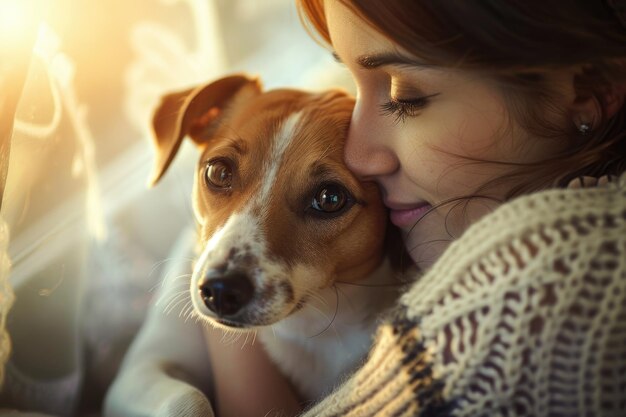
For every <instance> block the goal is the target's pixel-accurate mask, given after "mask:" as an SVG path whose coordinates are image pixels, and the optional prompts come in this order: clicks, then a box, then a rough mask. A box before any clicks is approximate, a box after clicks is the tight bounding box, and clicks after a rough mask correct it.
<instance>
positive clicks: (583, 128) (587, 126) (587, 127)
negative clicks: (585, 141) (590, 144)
mask: <svg viewBox="0 0 626 417" xmlns="http://www.w3.org/2000/svg"><path fill="white" fill-rule="evenodd" d="M578 131H579V132H580V134H581V135H583V136H587V134H588V133H589V132H590V131H591V123H585V122H583V123H581V124H580V125H578Z"/></svg>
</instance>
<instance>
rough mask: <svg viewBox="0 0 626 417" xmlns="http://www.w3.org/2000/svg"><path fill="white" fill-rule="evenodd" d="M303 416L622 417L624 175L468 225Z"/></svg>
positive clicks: (514, 205)
mask: <svg viewBox="0 0 626 417" xmlns="http://www.w3.org/2000/svg"><path fill="white" fill-rule="evenodd" d="M305 415H306V416H316V417H325V416H354V417H356V416H442V415H445V416H494V417H495V416H536V417H542V416H546V417H547V416H554V417H559V416H563V417H564V416H567V417H575V416H585V417H587V416H589V417H591V416H597V417H600V416H602V417H611V416H615V417H617V416H622V417H623V416H626V175H622V177H621V178H620V179H619V180H618V181H617V182H615V183H610V184H608V185H607V186H603V187H595V188H582V189H559V190H550V191H545V192H540V193H536V194H533V195H529V196H524V197H521V198H518V199H516V200H514V201H512V202H510V203H507V204H504V205H503V206H501V207H500V208H498V209H497V210H495V211H494V212H493V213H491V214H490V215H488V216H485V217H484V218H483V219H481V220H480V221H478V222H477V223H475V224H474V225H472V227H470V228H469V229H468V230H467V231H466V232H465V233H464V235H463V236H462V237H461V238H460V239H458V240H457V241H455V242H454V243H453V244H452V245H451V246H450V247H449V248H448V249H447V250H446V251H445V253H444V254H443V255H442V257H441V258H440V259H439V261H438V262H437V263H436V264H435V265H434V266H433V267H432V269H431V270H429V271H428V273H426V274H425V275H424V276H423V277H422V278H420V279H419V280H418V281H417V282H416V283H415V284H413V286H412V287H411V288H410V289H409V290H408V291H407V292H406V293H405V294H404V295H403V297H402V299H401V302H400V303H399V306H398V308H397V309H396V310H395V311H394V313H393V314H392V315H391V317H389V318H388V319H387V320H386V321H385V323H384V324H383V325H381V326H380V328H379V330H378V333H377V336H376V340H375V343H374V346H373V348H372V351H371V353H370V356H369V358H368V359H367V361H366V362H365V363H364V364H363V366H362V367H361V368H360V369H359V370H358V371H357V372H356V373H355V374H354V375H352V376H351V377H350V378H349V379H347V380H346V381H345V382H344V384H343V385H342V386H340V387H339V388H338V389H337V390H336V391H335V392H334V393H333V394H331V395H330V396H329V397H327V398H326V399H325V400H323V401H322V402H320V403H319V404H317V405H315V406H314V407H313V408H312V409H310V410H309V411H308V412H307V413H306V414H305Z"/></svg>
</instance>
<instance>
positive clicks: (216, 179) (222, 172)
mask: <svg viewBox="0 0 626 417" xmlns="http://www.w3.org/2000/svg"><path fill="white" fill-rule="evenodd" d="M204 176H205V178H206V181H207V183H208V184H209V186H211V187H213V188H219V189H228V188H230V187H231V186H232V185H233V170H232V168H231V166H230V164H228V163H227V162H226V161H224V160H221V159H218V160H215V161H211V162H209V163H208V165H207V167H206V171H205V174H204Z"/></svg>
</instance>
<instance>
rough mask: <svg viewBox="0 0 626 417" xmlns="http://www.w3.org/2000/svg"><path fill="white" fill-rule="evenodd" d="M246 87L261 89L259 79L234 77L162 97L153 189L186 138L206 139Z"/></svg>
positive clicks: (156, 118) (156, 126)
mask: <svg viewBox="0 0 626 417" xmlns="http://www.w3.org/2000/svg"><path fill="white" fill-rule="evenodd" d="M246 86H249V87H252V88H253V89H254V91H255V92H260V90H261V86H260V83H259V81H258V79H253V78H248V77H246V76H244V75H233V76H229V77H225V78H221V79H219V80H217V81H214V82H212V83H210V84H206V85H202V86H199V87H195V88H192V89H189V90H185V91H180V92H176V93H171V94H167V95H165V96H163V97H162V98H161V103H160V104H159V106H158V107H157V109H156V110H155V112H154V116H153V117H152V130H153V132H152V133H153V135H152V139H153V144H154V147H155V150H156V161H155V163H154V168H153V171H152V175H151V177H150V180H149V185H150V186H153V185H154V184H156V183H157V182H158V181H159V179H161V177H162V176H163V174H164V173H165V171H166V170H167V168H168V167H169V165H170V163H171V162H172V160H173V159H174V156H176V152H178V149H179V148H180V144H181V142H182V140H183V138H184V137H185V136H186V135H187V134H189V135H190V136H191V138H192V140H193V141H194V142H196V143H201V142H202V141H203V139H206V137H207V133H208V132H209V131H210V130H211V127H214V125H215V123H216V122H217V121H218V119H219V118H220V116H221V114H222V112H223V110H224V108H225V107H226V106H227V105H228V104H229V103H230V102H231V101H232V100H233V98H234V97H235V96H237V93H239V92H240V91H241V90H242V88H244V87H246Z"/></svg>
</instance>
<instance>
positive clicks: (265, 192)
mask: <svg viewBox="0 0 626 417" xmlns="http://www.w3.org/2000/svg"><path fill="white" fill-rule="evenodd" d="M301 117H302V113H300V112H298V113H294V114H292V115H290V116H289V117H287V119H286V120H285V121H284V122H283V124H282V126H281V128H280V130H279V132H278V134H277V135H276V137H275V138H274V140H273V141H272V151H271V157H270V158H268V159H267V160H266V165H265V166H266V168H265V172H264V174H263V181H262V184H263V188H262V189H261V192H260V193H259V194H258V196H257V198H256V202H257V203H263V202H264V201H267V200H268V199H269V197H270V195H271V193H272V190H273V189H274V183H275V182H276V178H277V176H278V170H279V168H280V165H281V163H282V160H283V156H284V155H285V151H286V150H287V148H289V145H290V144H291V142H292V140H293V138H294V137H295V134H296V127H297V126H298V123H299V121H300V118H301Z"/></svg>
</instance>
